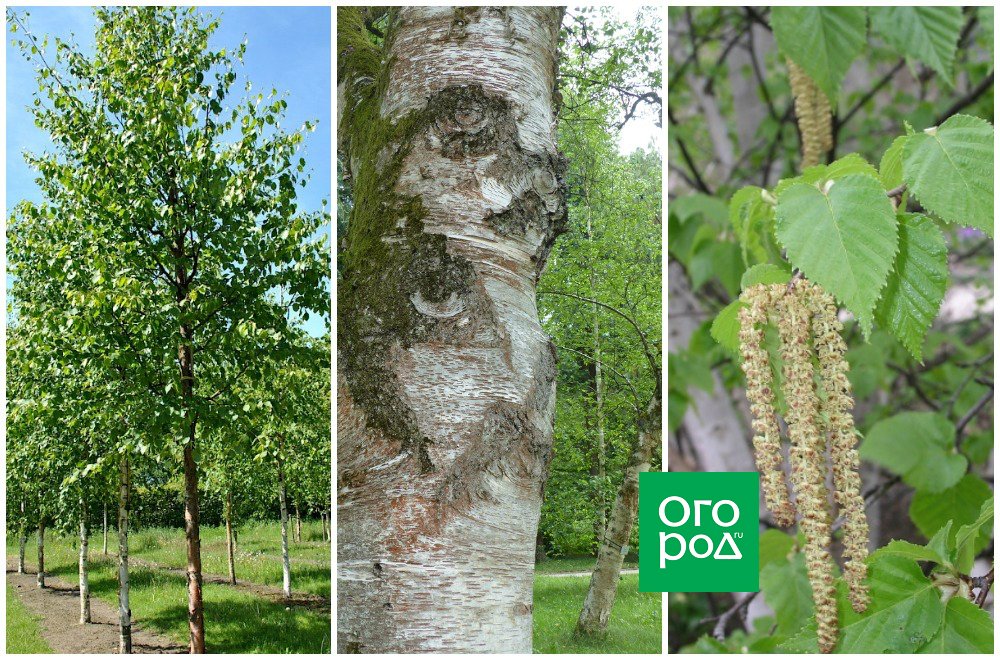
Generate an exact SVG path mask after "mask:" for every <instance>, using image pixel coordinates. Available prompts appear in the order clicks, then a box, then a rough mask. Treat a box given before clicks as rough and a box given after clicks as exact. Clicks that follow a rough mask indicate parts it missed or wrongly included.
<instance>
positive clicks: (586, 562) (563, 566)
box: [535, 557, 639, 575]
mask: <svg viewBox="0 0 1000 660" xmlns="http://www.w3.org/2000/svg"><path fill="white" fill-rule="evenodd" d="M595 561H597V560H596V559H595V558H593V557H559V558H556V559H546V560H545V561H543V562H542V563H540V564H535V575H550V574H552V573H581V572H583V571H587V572H590V571H593V570H594V562H595ZM622 568H625V569H635V568H639V564H638V562H635V561H629V560H625V563H623V564H622Z"/></svg>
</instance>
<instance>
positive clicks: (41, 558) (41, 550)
mask: <svg viewBox="0 0 1000 660" xmlns="http://www.w3.org/2000/svg"><path fill="white" fill-rule="evenodd" d="M35 584H37V585H38V588H39V589H41V588H42V587H44V586H45V523H44V522H42V521H39V522H38V574H37V575H36V577H35Z"/></svg>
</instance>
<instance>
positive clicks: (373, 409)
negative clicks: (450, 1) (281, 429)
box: [337, 7, 565, 652]
mask: <svg viewBox="0 0 1000 660" xmlns="http://www.w3.org/2000/svg"><path fill="white" fill-rule="evenodd" d="M561 16H562V10H561V9H559V8H546V7H503V8H493V7H482V8H452V7H406V8H400V9H391V10H388V11H385V10H374V9H362V8H340V9H338V35H337V40H338V43H337V49H338V54H339V59H338V62H339V64H338V72H337V82H338V94H339V96H340V103H339V106H338V107H339V108H340V109H341V111H342V115H341V116H340V117H339V118H338V121H339V122H340V131H339V135H340V144H339V145H338V146H339V155H340V158H341V162H342V163H343V164H344V165H345V166H346V172H345V174H346V176H347V177H348V178H349V185H350V186H351V189H352V193H353V207H352V210H351V215H350V218H349V221H348V229H347V233H346V235H345V236H344V237H343V239H342V240H343V245H344V249H343V251H342V252H341V255H340V259H339V263H340V266H339V268H340V276H341V282H340V285H339V287H338V296H339V298H338V300H339V304H338V314H339V316H338V336H339V338H340V339H339V341H338V350H339V357H338V364H339V365H340V370H339V373H338V420H337V425H338V436H337V438H338V450H337V451H338V454H337V455H338V466H337V467H338V473H337V484H338V536H337V543H338V570H337V579H338V587H337V588H338V600H339V606H338V640H337V646H338V650H339V651H340V652H412V651H450V652H474V651H480V652H501V651H503V652H530V650H531V630H532V621H531V611H532V579H533V574H532V566H533V561H534V549H535V535H536V529H537V524H538V517H539V509H540V505H541V491H542V485H543V483H544V480H545V474H546V470H547V465H548V461H549V457H550V448H551V434H552V415H553V406H554V400H553V399H554V378H555V354H554V349H553V346H552V344H551V343H550V342H549V340H548V338H547V337H546V336H545V335H544V333H543V332H542V331H541V328H540V326H539V323H538V315H537V308H536V302H535V283H536V281H537V279H538V277H539V275H540V273H541V271H542V269H543V268H544V266H545V263H546V260H547V257H548V254H549V251H550V249H551V246H552V243H553V241H554V240H555V238H556V236H557V235H558V234H559V233H560V232H561V231H562V228H563V225H564V222H565V202H564V183H563V181H562V174H563V171H564V167H565V165H564V161H563V159H562V157H561V156H560V154H559V153H558V151H557V149H556V143H555V124H556V121H555V108H554V101H553V90H554V86H555V76H556V69H557V40H558V35H559V25H560V20H561Z"/></svg>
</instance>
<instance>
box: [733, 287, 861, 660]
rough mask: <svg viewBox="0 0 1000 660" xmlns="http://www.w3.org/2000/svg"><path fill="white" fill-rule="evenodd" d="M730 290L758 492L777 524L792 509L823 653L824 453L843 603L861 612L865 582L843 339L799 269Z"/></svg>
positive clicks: (831, 642)
mask: <svg viewBox="0 0 1000 660" xmlns="http://www.w3.org/2000/svg"><path fill="white" fill-rule="evenodd" d="M740 299H741V301H742V302H743V303H744V307H743V308H742V309H741V310H740V316H739V320H740V352H741V356H742V358H743V371H744V373H746V378H747V399H748V400H749V401H750V411H751V414H752V416H753V421H752V426H753V430H754V450H755V455H756V461H757V467H758V470H759V471H760V473H761V485H762V488H763V490H764V498H765V500H766V502H767V506H768V508H769V509H771V512H772V514H773V515H774V520H775V521H776V522H777V523H779V524H781V525H791V523H792V522H793V521H794V518H795V515H796V512H797V513H798V516H799V528H800V529H801V531H802V532H803V534H804V535H805V537H806V547H805V553H806V568H807V573H808V577H809V584H810V586H811V588H812V593H813V600H814V602H815V603H816V624H817V637H818V641H819V647H820V650H822V651H823V652H824V653H828V652H830V651H832V650H833V648H834V647H835V646H836V643H837V602H836V591H835V587H834V571H833V567H834V563H833V560H832V558H831V555H830V549H829V546H830V540H831V533H832V529H831V521H830V518H831V517H830V509H829V506H830V500H829V493H828V490H827V486H826V479H827V474H828V472H829V470H828V467H827V454H829V457H830V462H831V463H832V471H833V483H834V496H835V499H836V502H837V505H838V507H839V509H840V514H841V516H842V517H843V529H844V539H843V546H844V552H843V555H844V560H845V565H844V579H845V581H846V582H847V586H848V589H849V594H850V599H851V604H852V606H853V607H854V609H855V610H856V611H858V612H862V611H864V610H865V608H866V607H867V606H868V602H869V594H868V586H867V584H866V583H865V580H866V578H867V567H866V564H865V560H866V559H867V557H868V522H867V519H866V518H865V504H864V499H863V498H862V496H861V478H860V475H859V472H858V468H859V460H858V453H857V450H856V449H855V443H856V434H855V431H854V419H853V417H852V414H851V410H852V408H853V405H854V402H853V399H852V398H851V386H850V381H849V380H848V378H847V373H848V365H847V361H846V359H845V357H844V356H845V353H846V351H847V345H846V344H845V342H844V339H843V337H842V336H841V335H840V332H841V330H843V327H842V325H841V323H840V321H839V320H838V319H837V306H836V304H835V302H834V299H833V297H832V296H831V295H830V294H828V293H826V292H825V291H824V290H823V289H822V288H821V287H820V286H818V285H816V284H814V283H811V282H809V281H807V280H805V279H799V280H796V281H795V282H794V283H793V284H791V285H785V284H772V285H758V286H753V287H748V288H747V289H746V290H744V291H743V294H742V295H741V296H740ZM768 323H771V324H773V325H774V326H776V327H777V328H778V336H779V339H780V342H781V346H780V352H781V358H782V362H783V371H782V373H783V375H784V384H783V390H784V395H785V401H786V403H787V407H788V411H787V413H786V415H785V421H786V422H787V424H788V435H789V438H790V440H791V449H790V451H789V463H790V464H791V482H792V486H793V487H794V491H795V497H796V501H795V504H794V506H793V505H792V503H791V502H790V499H791V498H790V494H789V491H788V487H787V486H786V484H785V475H784V472H783V470H782V468H781V441H780V435H779V427H778V421H777V414H776V412H775V408H774V398H775V389H776V388H775V386H774V385H773V378H772V375H771V369H770V356H769V355H768V351H767V348H766V345H765V343H764V332H765V327H766V326H767V324H768ZM817 383H818V385H817ZM820 391H821V392H822V394H823V397H822V398H821V397H820V396H819V392H820Z"/></svg>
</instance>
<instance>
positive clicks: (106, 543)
mask: <svg viewBox="0 0 1000 660" xmlns="http://www.w3.org/2000/svg"><path fill="white" fill-rule="evenodd" d="M102 531H103V532H104V556H105V557H107V556H108V503H107V502H105V503H104V525H103V529H102Z"/></svg>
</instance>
